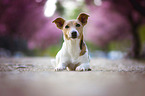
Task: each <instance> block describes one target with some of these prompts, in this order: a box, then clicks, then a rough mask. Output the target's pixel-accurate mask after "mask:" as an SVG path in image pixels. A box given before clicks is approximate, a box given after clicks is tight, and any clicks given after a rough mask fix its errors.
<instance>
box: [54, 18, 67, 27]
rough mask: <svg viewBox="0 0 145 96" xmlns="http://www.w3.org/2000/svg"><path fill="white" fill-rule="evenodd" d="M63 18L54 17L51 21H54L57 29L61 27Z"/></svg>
mask: <svg viewBox="0 0 145 96" xmlns="http://www.w3.org/2000/svg"><path fill="white" fill-rule="evenodd" d="M64 22H65V20H64V19H63V18H56V19H55V20H54V21H53V22H52V23H55V24H56V26H57V27H58V28H59V29H62V28H63V24H64Z"/></svg>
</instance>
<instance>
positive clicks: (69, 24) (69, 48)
mask: <svg viewBox="0 0 145 96" xmlns="http://www.w3.org/2000/svg"><path fill="white" fill-rule="evenodd" d="M88 17H89V15H87V14H85V13H81V14H80V15H79V16H78V17H77V19H76V20H69V21H66V20H64V19H63V18H56V19H55V20H54V21H53V23H55V24H56V26H57V27H58V28H59V29H61V30H62V31H63V39H64V42H63V45H62V48H61V50H60V51H59V52H58V53H57V55H56V65H57V67H56V68H55V71H62V70H65V69H66V68H67V70H70V71H71V70H76V71H89V70H91V69H90V63H89V61H90V60H89V55H88V49H87V46H86V44H85V42H84V40H83V27H84V26H85V25H86V24H87V19H88Z"/></svg>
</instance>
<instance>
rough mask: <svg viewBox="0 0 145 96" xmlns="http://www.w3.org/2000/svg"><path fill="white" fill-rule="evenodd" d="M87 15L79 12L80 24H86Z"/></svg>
mask: <svg viewBox="0 0 145 96" xmlns="http://www.w3.org/2000/svg"><path fill="white" fill-rule="evenodd" d="M88 17H89V15H87V14H85V13H81V14H80V15H79V16H78V18H77V19H78V20H79V21H80V22H81V23H82V25H83V26H84V25H86V24H87V20H88Z"/></svg>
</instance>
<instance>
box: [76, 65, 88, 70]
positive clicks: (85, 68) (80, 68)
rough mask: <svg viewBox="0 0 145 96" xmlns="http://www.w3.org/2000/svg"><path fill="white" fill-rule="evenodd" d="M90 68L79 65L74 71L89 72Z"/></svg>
mask: <svg viewBox="0 0 145 96" xmlns="http://www.w3.org/2000/svg"><path fill="white" fill-rule="evenodd" d="M89 70H90V68H89V66H88V65H80V66H78V67H77V68H76V71H89Z"/></svg>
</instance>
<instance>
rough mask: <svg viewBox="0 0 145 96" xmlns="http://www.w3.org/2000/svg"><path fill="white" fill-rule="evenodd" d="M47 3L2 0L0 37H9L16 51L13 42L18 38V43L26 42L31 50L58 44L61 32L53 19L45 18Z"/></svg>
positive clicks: (37, 0)
mask: <svg viewBox="0 0 145 96" xmlns="http://www.w3.org/2000/svg"><path fill="white" fill-rule="evenodd" d="M45 2H46V0H17V1H16V0H0V37H3V38H6V37H7V38H8V40H9V41H11V42H10V43H9V47H14V48H13V49H15V51H16V49H17V48H15V43H14V42H12V41H13V40H14V39H16V38H17V41H18V42H19V41H21V40H24V41H26V43H27V46H28V48H30V49H34V48H43V49H44V48H47V47H48V46H49V45H52V44H55V43H57V42H58V40H59V39H60V37H61V32H58V31H59V30H57V28H56V27H55V25H54V24H52V23H51V22H52V19H53V18H52V17H50V18H48V17H45V16H44V12H43V11H44V5H45ZM10 38H11V39H10ZM6 41H7V40H6ZM0 42H1V44H0V47H5V46H3V45H4V41H2V40H1V41H0ZM2 43H3V44H2ZM20 43H21V42H19V44H20ZM17 47H18V46H17ZM19 47H20V46H19ZM21 49H22V48H21ZM9 50H11V49H9Z"/></svg>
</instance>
